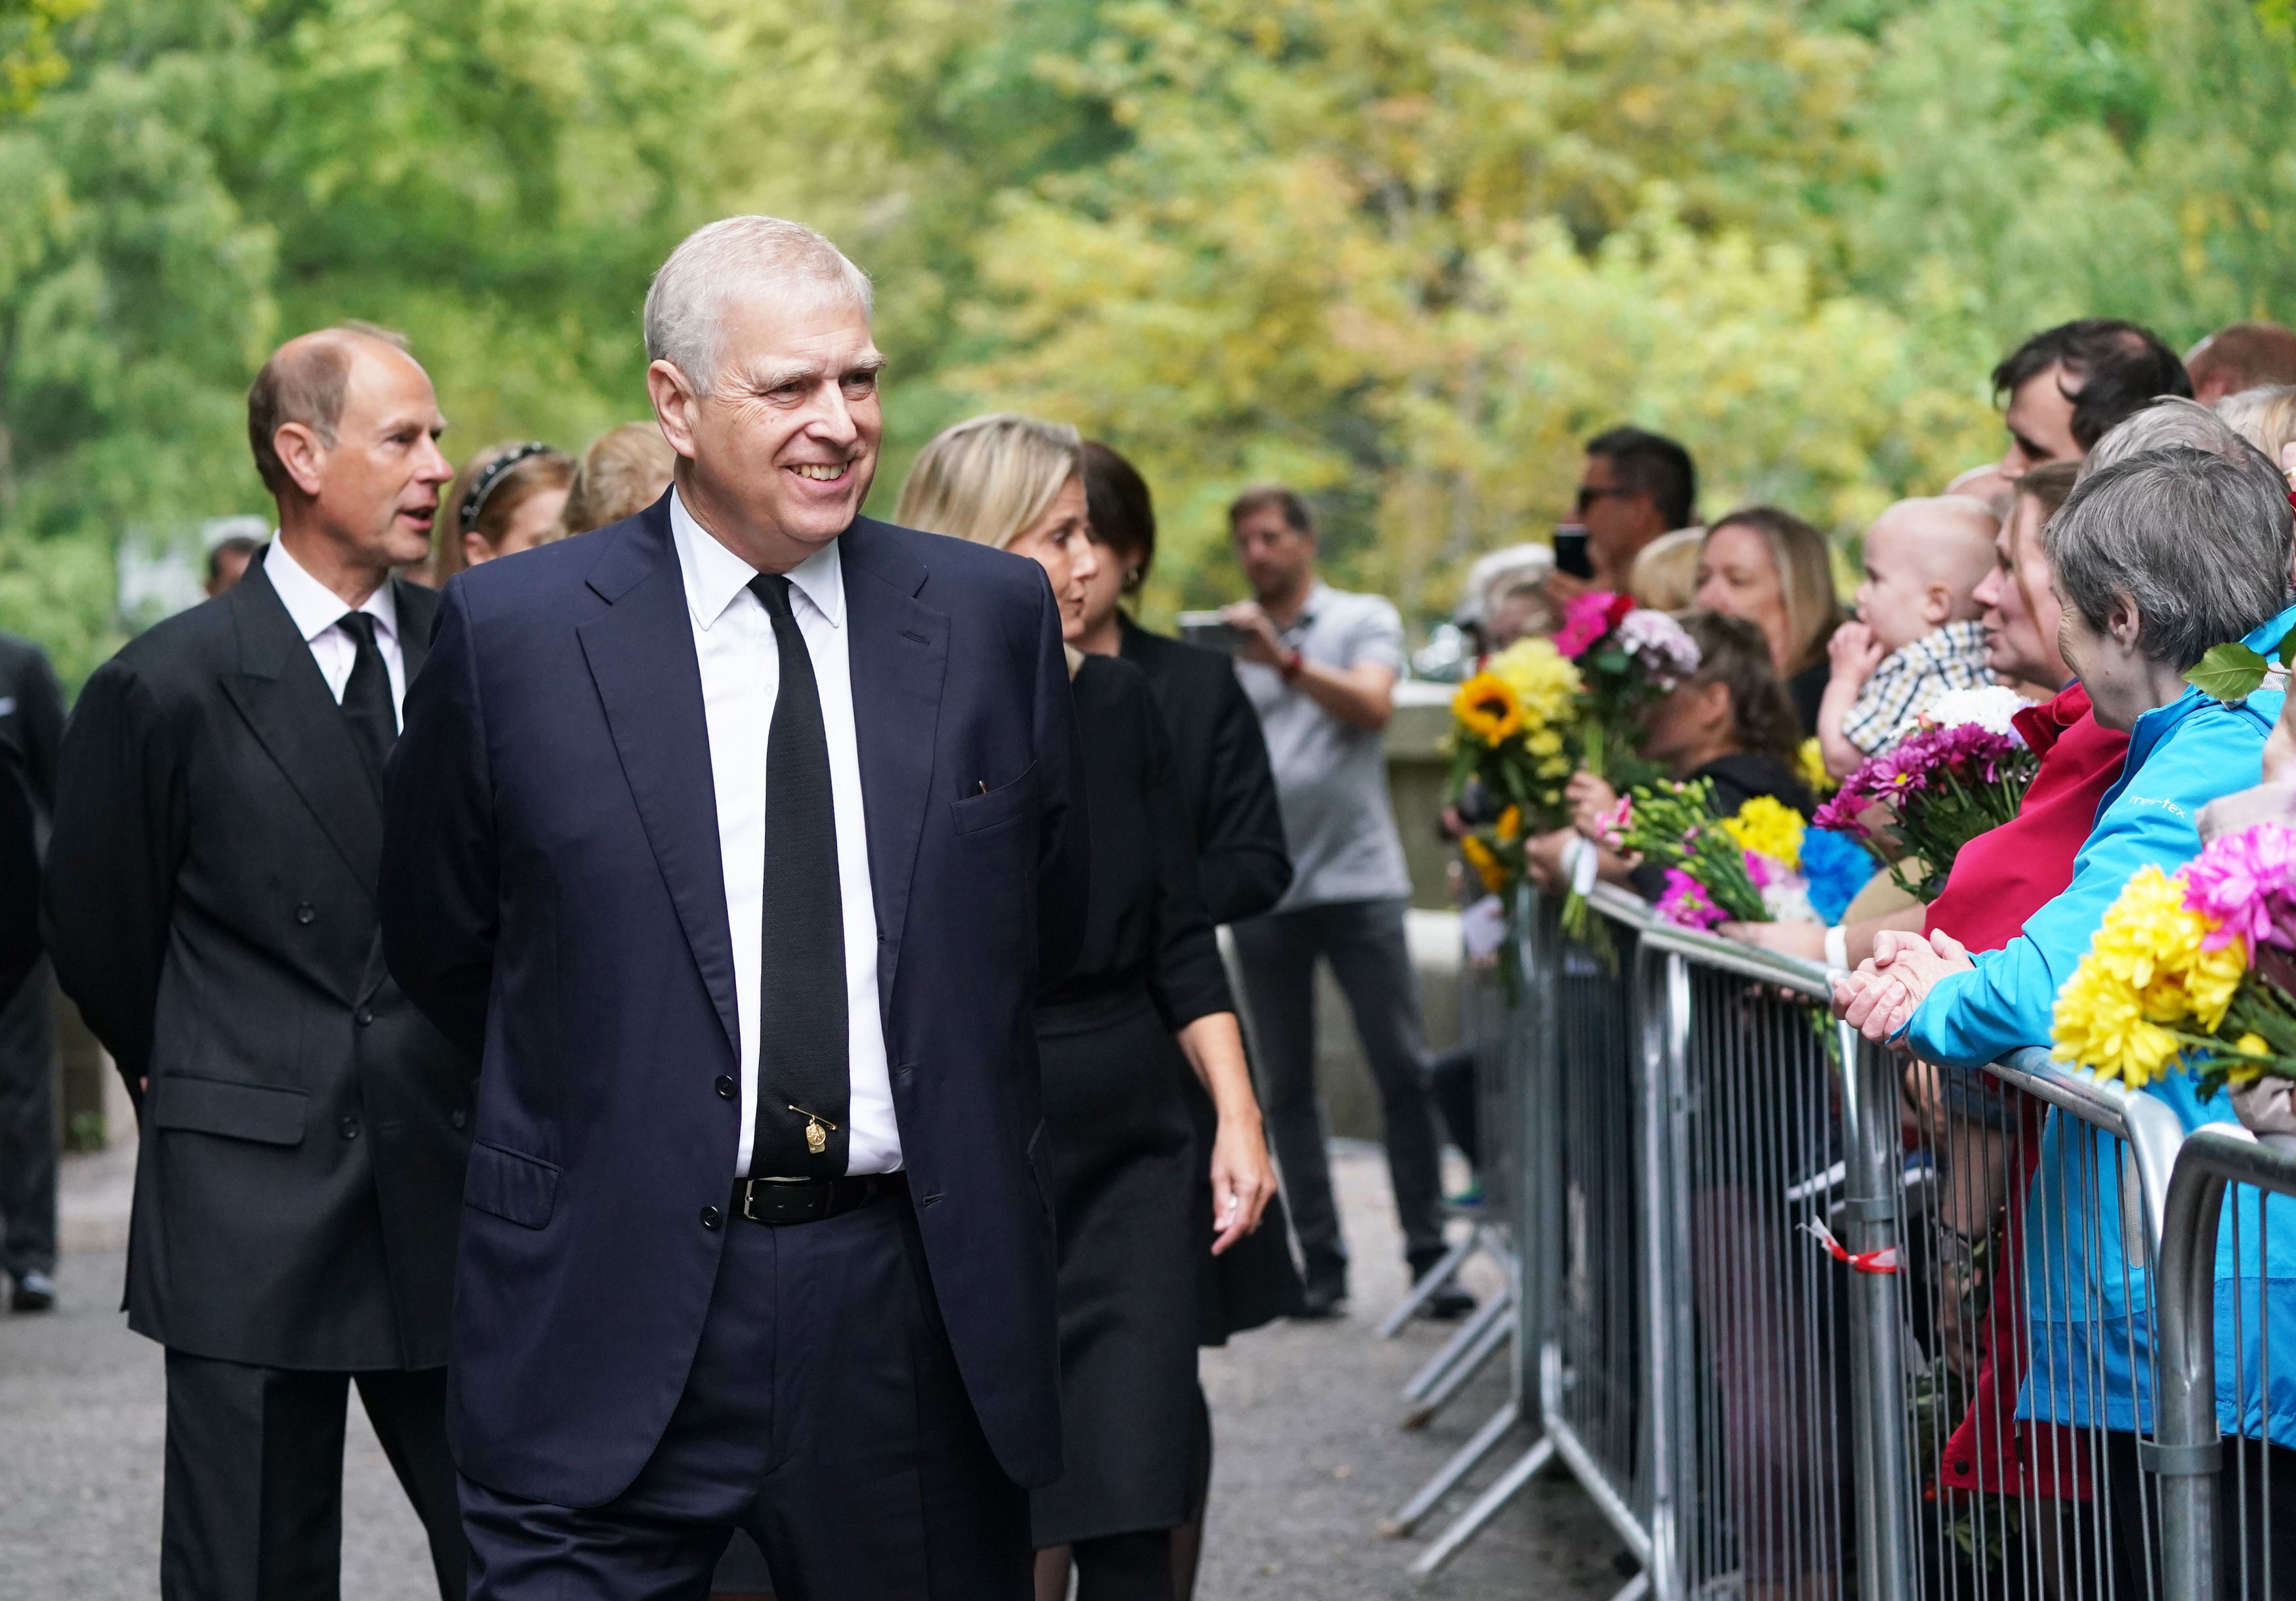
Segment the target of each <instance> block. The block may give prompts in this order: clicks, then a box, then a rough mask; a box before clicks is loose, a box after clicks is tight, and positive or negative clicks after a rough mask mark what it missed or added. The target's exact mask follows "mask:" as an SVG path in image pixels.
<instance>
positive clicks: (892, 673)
mask: <svg viewBox="0 0 2296 1601" xmlns="http://www.w3.org/2000/svg"><path fill="white" fill-rule="evenodd" d="M880 526H881V525H879V524H877V523H875V522H873V521H870V520H869V519H867V518H862V519H860V520H859V521H856V522H855V523H854V525H853V526H852V527H851V528H850V529H849V530H846V531H845V533H844V534H843V535H841V536H840V538H839V541H838V551H839V557H840V562H841V564H842V565H843V567H844V571H845V607H846V616H847V619H848V621H849V626H850V627H851V628H852V630H853V634H852V637H851V639H850V640H849V642H848V644H849V650H848V653H847V659H848V662H849V670H850V672H851V674H852V677H853V727H854V735H855V737H856V740H857V743H858V745H859V749H860V757H861V790H862V792H863V794H864V795H865V796H866V797H867V800H866V802H865V804H866V806H867V809H868V833H869V884H870V889H871V891H872V896H871V898H872V899H873V901H874V902H875V904H876V910H877V938H878V948H879V959H878V963H877V996H878V1002H879V1005H880V1006H881V1007H882V1008H883V1009H884V1010H885V1011H886V1012H887V1014H889V1016H890V1011H891V1007H892V998H893V978H894V975H895V973H897V972H898V969H899V966H900V956H901V934H902V931H903V928H904V925H905V924H906V922H907V917H908V907H909V883H910V880H911V879H912V878H913V877H914V874H915V871H916V863H917V843H918V841H919V840H920V839H921V838H922V836H923V833H924V822H925V810H926V807H927V804H928V802H929V800H930V796H931V788H932V774H933V737H934V730H935V727H936V726H937V725H938V724H939V720H940V696H941V685H942V680H943V679H944V677H946V676H947V669H948V618H947V615H945V614H944V613H942V612H936V611H934V610H932V609H931V607H929V606H927V605H925V604H923V603H922V602H920V601H919V600H917V599H916V595H917V592H918V591H919V590H921V589H922V588H923V587H924V583H925V579H926V576H927V575H926V570H925V568H924V567H923V566H922V565H921V564H919V563H917V562H914V561H911V560H910V559H908V558H907V557H906V555H905V554H902V553H900V552H899V551H898V550H896V549H894V548H893V547H892V546H890V544H889V543H888V542H887V541H886V540H885V539H884V538H883V536H882V534H881V532H880V531H879V529H880Z"/></svg>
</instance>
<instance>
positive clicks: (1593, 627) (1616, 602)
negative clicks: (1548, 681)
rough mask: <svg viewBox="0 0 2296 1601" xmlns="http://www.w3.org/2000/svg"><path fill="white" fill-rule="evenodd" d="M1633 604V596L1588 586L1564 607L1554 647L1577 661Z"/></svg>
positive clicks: (1555, 634) (1613, 626) (1615, 624)
mask: <svg viewBox="0 0 2296 1601" xmlns="http://www.w3.org/2000/svg"><path fill="white" fill-rule="evenodd" d="M1634 604H1635V603H1634V597H1633V596H1632V595H1615V594H1613V593H1611V591H1610V590H1608V589H1589V590H1588V591H1587V593H1586V594H1584V595H1580V596H1579V598H1578V599H1577V600H1574V601H1572V602H1571V603H1570V604H1569V605H1568V606H1566V607H1565V608H1564V609H1563V612H1562V627H1561V628H1558V629H1556V630H1555V633H1554V648H1555V649H1556V650H1558V651H1561V652H1562V653H1563V654H1564V655H1566V656H1568V657H1570V659H1571V660H1572V661H1577V660H1578V659H1579V657H1581V656H1583V655H1585V654H1586V653H1587V652H1588V651H1589V650H1591V649H1592V648H1593V647H1594V646H1595V645H1596V644H1597V643H1599V642H1600V641H1601V639H1602V637H1603V635H1605V634H1608V633H1609V632H1610V631H1611V629H1612V628H1615V627H1616V626H1617V625H1618V623H1619V621H1620V619H1621V618H1623V617H1624V616H1625V615H1626V613H1627V612H1630V611H1632V610H1633V609H1634Z"/></svg>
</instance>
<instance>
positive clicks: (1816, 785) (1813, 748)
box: [1794, 736, 1841, 801]
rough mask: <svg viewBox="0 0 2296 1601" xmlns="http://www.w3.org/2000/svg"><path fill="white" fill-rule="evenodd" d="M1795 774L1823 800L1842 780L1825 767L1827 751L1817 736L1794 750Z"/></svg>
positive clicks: (1811, 791)
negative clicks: (1821, 745) (1821, 746)
mask: <svg viewBox="0 0 2296 1601" xmlns="http://www.w3.org/2000/svg"><path fill="white" fill-rule="evenodd" d="M1794 776H1796V777H1798V778H1800V780H1801V781H1802V782H1803V783H1804V784H1808V786H1809V792H1810V793H1811V794H1813V795H1816V797H1817V798H1818V799H1819V800H1821V801H1823V800H1825V797H1826V796H1828V795H1830V794H1832V793H1833V792H1834V791H1836V790H1838V789H1840V788H1841V780H1840V779H1838V778H1836V777H1835V776H1833V774H1832V773H1830V772H1828V771H1826V768H1825V751H1824V750H1822V749H1821V748H1820V747H1819V745H1818V743H1817V740H1816V737H1815V736H1813V737H1811V738H1809V739H1806V740H1804V741H1802V742H1801V748H1800V750H1798V751H1795V752H1794Z"/></svg>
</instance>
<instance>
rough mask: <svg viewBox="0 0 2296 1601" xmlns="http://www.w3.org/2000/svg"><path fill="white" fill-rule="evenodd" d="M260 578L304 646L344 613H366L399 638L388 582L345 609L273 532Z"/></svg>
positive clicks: (392, 635) (395, 611)
mask: <svg viewBox="0 0 2296 1601" xmlns="http://www.w3.org/2000/svg"><path fill="white" fill-rule="evenodd" d="M263 576H264V577H265V578H266V579H270V580H271V587H272V588H274V589H275V590H276V591H278V593H279V600H280V603H282V604H283V605H284V606H285V607H286V608H287V615H288V616H289V617H290V618H291V619H293V620H294V623H295V627H296V629H297V631H298V632H299V633H300V634H301V635H302V636H303V642H304V643H305V644H306V645H307V644H309V643H310V642H311V641H312V640H314V639H316V638H317V637H318V636H320V635H322V634H324V633H325V632H326V631H327V630H328V629H329V628H333V627H334V626H335V625H336V624H337V623H339V622H340V621H342V620H343V613H344V612H351V611H359V612H365V613H366V614H367V615H368V616H370V617H372V618H373V619H374V623H375V627H376V628H377V629H379V630H380V631H381V632H382V633H385V634H388V635H389V636H390V637H391V638H393V639H397V638H398V601H397V599H395V598H394V597H393V596H392V595H391V592H390V580H389V579H384V580H383V581H382V583H381V586H380V587H377V588H376V590H375V592H374V593H373V595H368V596H367V597H366V599H365V600H363V601H361V602H360V603H358V604H357V606H356V607H353V606H347V605H345V604H344V603H343V597H342V596H341V595H337V594H336V593H335V592H334V591H333V590H332V589H330V588H328V587H326V586H325V585H324V584H322V583H321V582H319V580H318V579H315V578H313V577H312V576H311V575H310V573H309V572H308V571H306V570H305V568H304V566H303V564H302V563H301V562H298V561H297V560H296V559H295V558H294V556H293V555H292V554H290V553H289V551H288V549H287V542H286V541H285V540H283V539H282V538H280V537H279V536H278V534H277V533H276V532H274V533H273V534H272V536H271V548H270V549H269V550H267V551H266V552H265V553H264V555H263Z"/></svg>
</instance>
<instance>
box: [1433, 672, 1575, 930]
mask: <svg viewBox="0 0 2296 1601" xmlns="http://www.w3.org/2000/svg"><path fill="white" fill-rule="evenodd" d="M1578 694H1579V669H1576V668H1574V667H1573V666H1571V665H1570V662H1569V661H1565V660H1564V659H1563V657H1562V653H1560V652H1559V651H1557V650H1556V649H1555V648H1554V645H1550V644H1549V643H1548V642H1547V641H1546V640H1544V639H1522V640H1518V641H1517V642H1515V643H1514V644H1513V645H1509V646H1508V647H1507V648H1506V649H1505V650H1504V651H1501V652H1500V653H1498V654H1497V655H1496V656H1493V657H1492V658H1491V659H1490V660H1489V661H1488V662H1486V663H1485V664H1484V667H1483V670H1482V671H1480V672H1479V673H1477V674H1476V675H1475V676H1474V677H1472V678H1470V679H1468V680H1467V681H1466V682H1465V683H1464V684H1462V685H1460V686H1459V691H1458V693H1457V694H1455V695H1453V696H1452V697H1451V779H1450V784H1449V789H1448V793H1447V800H1448V801H1449V802H1450V804H1452V805H1454V806H1457V805H1459V804H1460V803H1461V802H1462V801H1467V800H1469V799H1470V792H1471V791H1473V792H1479V793H1478V794H1476V795H1475V796H1474V797H1473V799H1474V801H1476V804H1475V805H1474V807H1473V809H1474V810H1476V811H1478V812H1480V813H1481V814H1482V815H1483V816H1485V817H1488V816H1489V815H1490V813H1491V810H1492V809H1493V808H1497V817H1496V818H1495V819H1494V820H1492V821H1489V822H1486V823H1481V824H1480V825H1477V826H1476V827H1474V828H1472V830H1470V831H1469V832H1468V833H1467V834H1466V835H1465V836H1464V838H1462V839H1461V840H1460V842H1459V852H1460V854H1461V855H1462V856H1464V858H1466V861H1467V866H1469V867H1471V868H1472V869H1473V870H1474V873H1475V874H1476V876H1477V877H1478V878H1479V879H1480V880H1481V882H1482V885H1483V887H1484V888H1485V889H1486V890H1488V891H1490V892H1491V893H1492V894H1494V895H1499V896H1506V897H1507V898H1508V899H1509V900H1510V901H1511V900H1512V899H1513V898H1512V896H1510V895H1509V894H1508V892H1509V891H1511V890H1512V889H1513V887H1514V885H1516V884H1517V883H1521V880H1522V874H1523V854H1522V853H1523V844H1524V841H1525V836H1526V835H1527V834H1530V833H1544V832H1546V831H1548V830H1551V829H1555V828H1560V827H1562V825H1564V824H1565V823H1567V822H1569V821H1570V809H1569V808H1567V807H1566V806H1564V804H1563V802H1562V786H1563V785H1564V784H1567V783H1569V782H1570V767H1571V747H1572V743H1573V737H1572V736H1573V727H1572V718H1573V714H1574V710H1575V708H1576V704H1577V699H1578Z"/></svg>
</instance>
